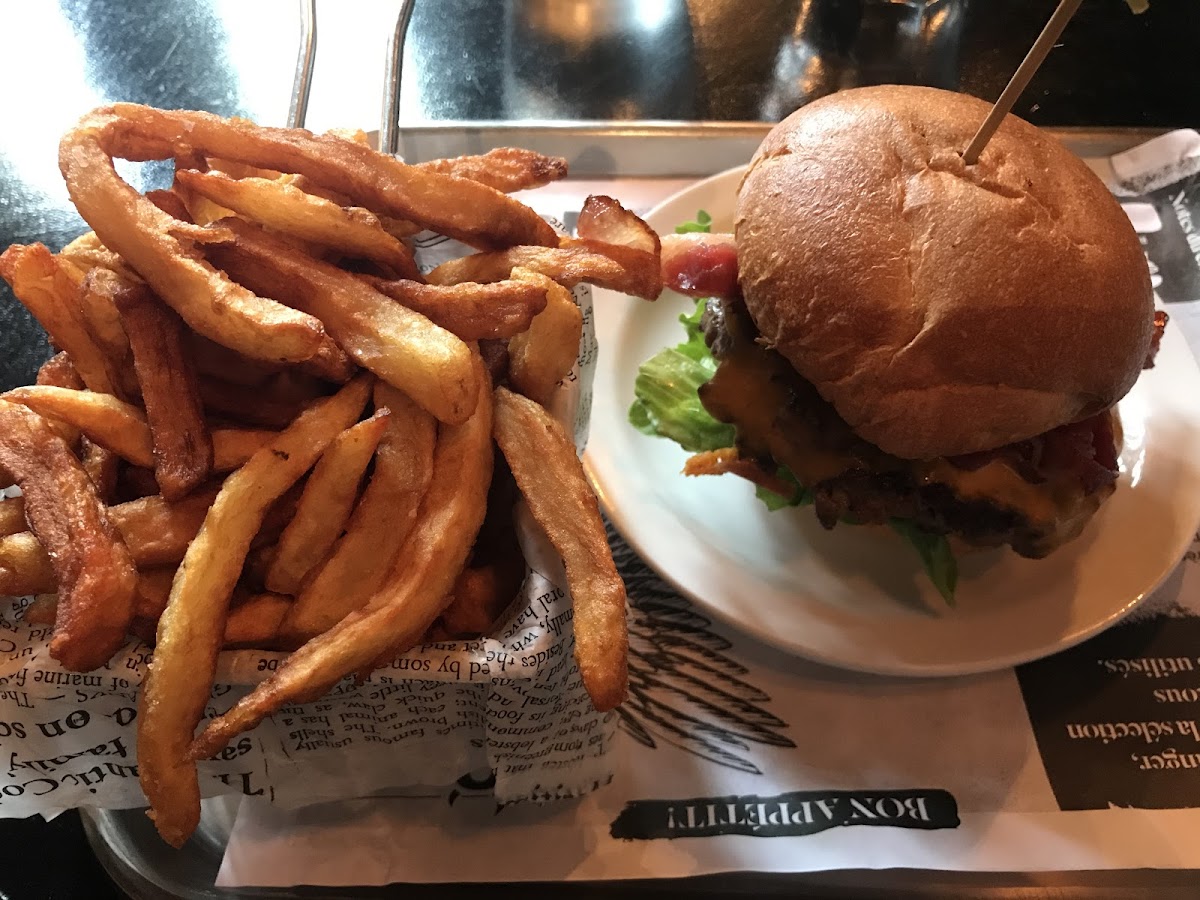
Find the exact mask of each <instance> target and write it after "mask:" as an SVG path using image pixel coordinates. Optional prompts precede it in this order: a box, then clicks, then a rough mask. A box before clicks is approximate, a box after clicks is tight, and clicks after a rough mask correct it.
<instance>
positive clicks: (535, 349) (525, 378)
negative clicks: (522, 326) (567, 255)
mask: <svg viewBox="0 0 1200 900" xmlns="http://www.w3.org/2000/svg"><path fill="white" fill-rule="evenodd" d="M513 278H516V279H518V280H523V281H530V282H532V283H534V284H537V285H538V286H539V287H542V288H544V289H545V291H546V308H545V309H544V310H542V312H540V313H538V315H537V317H536V318H535V319H534V320H533V323H532V324H531V325H530V326H529V330H528V331H525V332H523V333H521V334H518V335H517V336H515V337H514V338H513V339H512V340H510V341H509V342H508V377H509V378H510V379H511V381H512V384H513V386H514V387H515V388H516V389H517V390H518V391H520V392H521V393H522V394H524V395H525V396H526V397H529V398H531V399H533V400H536V401H537V402H538V403H542V404H544V403H546V402H547V401H548V400H549V399H550V395H551V394H553V393H554V388H555V387H556V386H557V385H558V383H559V381H561V380H562V379H563V378H566V377H567V375H568V374H569V373H570V371H571V369H572V367H573V366H574V365H575V360H576V359H577V358H578V357H579V341H580V339H581V338H582V337H583V312H582V311H581V310H580V309H579V307H578V306H576V305H575V301H574V300H573V299H572V298H571V292H570V291H568V290H567V289H566V288H565V287H563V286H562V285H561V284H559V283H557V282H555V281H552V280H551V279H549V278H547V277H546V276H545V275H542V274H541V273H539V272H531V271H530V270H528V269H514V270H513Z"/></svg>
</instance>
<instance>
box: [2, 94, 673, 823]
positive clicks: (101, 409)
mask: <svg viewBox="0 0 1200 900" xmlns="http://www.w3.org/2000/svg"><path fill="white" fill-rule="evenodd" d="M118 157H119V158H123V159H129V160H151V159H173V160H174V161H175V168H176V173H175V181H174V184H173V186H172V189H171V190H169V191H153V192H150V193H149V194H147V195H142V194H139V193H138V192H137V191H135V190H134V189H133V188H131V187H130V186H129V185H128V184H127V183H126V182H124V181H123V180H122V179H121V178H120V177H119V176H118V175H117V173H116V170H115V169H114V166H113V159H114V158H118ZM60 166H61V169H62V172H63V176H64V177H65V179H66V182H67V186H68V189H69V191H70V194H71V198H72V200H73V201H74V203H75V205H76V207H77V208H78V209H79V212H80V213H81V214H82V216H83V218H84V219H85V220H86V221H87V223H88V224H89V225H90V226H91V228H92V229H93V230H92V231H91V232H89V233H87V234H85V235H83V236H82V237H80V238H79V239H78V240H76V241H74V242H73V243H71V244H70V245H68V246H67V247H66V248H64V249H63V250H62V251H61V252H59V253H57V254H53V253H51V252H50V251H49V250H47V248H45V247H44V246H41V245H32V246H13V247H10V248H9V249H8V250H7V251H6V252H5V253H4V254H3V256H0V275H2V276H3V277H4V279H5V280H7V281H8V283H9V284H10V285H11V286H12V288H13V291H14V293H15V294H16V296H17V298H18V299H19V300H20V301H21V302H22V303H23V304H24V305H25V306H26V307H27V308H28V309H29V311H30V312H31V313H32V314H33V315H34V317H36V318H37V320H38V321H39V322H40V323H41V324H42V325H43V327H44V328H45V330H46V332H47V333H48V334H49V336H50V340H51V342H52V343H53V345H54V347H55V348H56V350H57V351H58V352H57V355H55V356H54V357H53V358H52V359H50V360H49V361H48V362H47V363H46V364H45V365H44V366H43V367H42V369H41V370H40V371H39V373H38V378H37V384H36V385H32V386H29V387H22V388H18V389H16V390H12V391H9V392H8V393H6V394H4V395H2V396H0V486H4V485H6V484H16V485H18V486H19V487H20V489H21V492H22V496H21V497H20V498H19V499H17V500H8V501H4V502H2V503H0V594H8V595H25V594H34V595H39V596H37V598H36V599H35V601H34V603H33V604H32V606H30V607H29V610H28V612H27V616H28V617H30V618H31V619H34V620H36V621H42V622H47V623H49V622H53V625H54V628H53V638H52V640H51V643H50V654H51V656H53V657H54V659H56V660H58V662H59V663H61V664H62V665H63V666H65V667H67V668H69V669H73V670H78V671H85V670H88V669H93V668H95V667H97V666H102V665H104V664H105V663H106V662H107V661H108V660H109V659H110V658H111V657H112V656H113V654H114V653H116V652H117V651H118V650H119V649H120V648H121V647H122V646H123V645H124V643H125V641H126V639H127V636H128V635H136V636H140V637H142V638H144V639H146V640H150V641H153V642H154V644H155V650H154V656H153V661H152V663H151V665H150V668H149V671H148V674H147V676H146V679H145V681H144V683H143V685H142V689H141V700H140V708H139V715H138V726H139V728H138V763H139V770H140V776H141V781H142V786H143V788H144V790H145V792H146V796H147V798H148V799H149V801H150V806H151V816H152V817H153V818H154V821H155V824H156V826H157V828H158V830H159V832H160V833H161V834H162V836H163V837H164V838H165V839H166V840H167V841H168V842H170V843H171V844H174V845H175V846H179V845H180V844H182V843H183V842H184V841H185V840H186V839H187V838H188V836H189V835H190V834H191V833H192V831H193V830H194V829H195V827H196V824H197V822H198V820H199V812H200V793H199V787H198V780H197V770H196V762H195V761H196V760H197V759H202V758H206V757H209V756H211V755H213V754H215V753H217V752H219V751H220V750H221V749H222V748H223V747H224V746H225V744H226V743H227V742H228V741H229V740H230V739H231V738H233V737H234V736H235V735H237V734H239V733H240V732H243V731H245V730H247V729H249V728H252V727H254V725H255V724H257V723H258V722H259V721H260V720H261V719H263V718H264V717H265V716H267V715H269V714H270V713H271V712H273V711H274V710H276V709H278V708H279V707H280V706H282V705H284V704H289V703H294V702H302V701H305V700H310V699H315V698H317V697H319V696H321V695H322V694H324V693H325V692H327V691H328V690H329V689H330V688H331V687H333V686H334V685H335V684H336V683H337V682H338V681H339V680H340V679H342V678H343V677H345V676H347V675H358V676H364V675H365V674H366V673H369V672H370V671H371V670H372V669H373V668H375V667H377V666H380V665H382V664H385V663H387V662H389V661H390V660H391V659H392V658H394V657H395V656H396V655H397V654H399V653H403V652H405V651H407V650H409V649H410V648H412V647H413V646H415V645H417V644H419V643H421V642H422V641H425V640H428V639H430V638H436V639H453V638H458V637H467V636H474V635H478V634H480V633H486V632H487V631H488V630H489V628H491V627H492V625H493V623H494V622H495V621H496V620H497V618H498V617H499V616H501V615H502V613H503V612H504V610H505V607H507V606H508V605H510V603H511V601H512V600H513V599H514V597H515V596H516V595H517V593H518V591H519V587H520V584H521V581H522V579H523V576H524V573H525V564H524V561H523V559H522V558H521V551H520V547H519V546H518V544H517V540H516V536H515V532H514V525H513V508H514V504H515V503H516V501H517V499H518V497H523V498H524V500H525V501H526V503H527V504H528V507H529V510H530V512H531V513H532V515H533V517H534V519H535V520H536V521H537V522H538V523H539V524H540V526H541V527H542V529H543V530H544V531H545V533H546V535H547V536H548V537H549V539H550V541H551V543H552V544H553V545H554V547H555V548H556V549H557V551H558V552H559V554H560V555H561V556H562V558H563V561H564V564H565V569H566V574H567V580H568V584H569V587H570V589H571V593H572V595H573V598H574V608H575V617H574V621H575V654H576V659H577V661H578V664H579V668H580V670H581V672H582V675H583V680H584V684H585V687H586V688H587V690H588V692H589V694H590V696H591V698H592V700H593V703H594V704H595V705H596V707H597V708H599V709H608V708H611V707H613V706H615V705H617V704H619V703H620V702H621V700H622V699H623V698H624V695H625V690H626V660H625V657H626V635H625V591H624V586H623V585H622V583H621V579H620V577H619V576H618V574H617V571H616V568H615V566H614V565H613V561H612V556H611V553H610V551H609V548H608V544H607V542H606V540H605V534H604V528H603V525H602V522H601V519H600V515H599V511H598V507H597V503H596V499H595V496H594V495H593V494H592V491H591V489H590V487H589V486H588V484H587V482H586V480H585V478H584V475H583V471H582V468H581V466H580V463H579V460H578V457H577V455H576V449H575V447H574V445H573V443H572V441H571V439H570V437H569V436H568V435H567V434H566V433H565V431H564V429H563V427H562V426H561V425H560V424H559V423H558V422H557V421H556V420H555V419H554V418H553V417H552V416H551V415H550V414H549V413H547V412H546V410H545V409H544V408H543V406H542V404H543V403H545V402H546V401H547V400H548V399H549V397H550V396H551V394H552V393H553V392H554V390H555V387H556V385H557V384H558V382H559V381H560V380H561V379H562V378H563V377H564V376H565V375H567V374H568V372H569V371H570V369H571V367H572V365H573V363H574V361H575V359H576V355H577V352H578V345H579V340H580V334H581V329H582V317H581V314H580V311H579V309H578V307H577V306H576V305H575V303H574V302H573V300H572V298H571V294H570V291H569V290H568V289H569V288H570V287H572V286H574V285H575V284H577V283H580V282H590V283H594V284H600V285H604V286H606V287H610V288H614V289H616V290H620V291H624V292H625V293H629V294H633V295H637V296H642V297H645V298H647V299H653V298H654V297H656V296H657V294H658V292H659V289H660V282H659V260H658V256H659V246H658V239H657V237H656V236H655V235H654V233H653V232H652V231H651V230H650V229H649V228H648V227H647V226H646V224H645V223H644V222H642V221H641V220H640V219H638V218H637V217H636V216H634V215H633V214H632V213H629V212H628V211H626V210H624V209H622V208H621V207H620V205H619V204H617V203H616V202H615V201H613V200H611V199H609V198H605V197H593V198H590V199H589V200H588V202H587V205H586V208H585V209H584V212H583V214H582V216H581V218H580V222H579V227H578V229H577V232H578V237H576V238H564V237H560V236H559V235H558V234H557V233H556V232H555V231H554V230H553V229H552V228H551V227H550V226H549V225H548V224H547V223H546V222H545V221H543V220H542V219H541V218H540V217H539V216H538V215H536V214H535V213H534V212H533V211H532V210H530V209H529V208H528V207H526V206H525V205H523V204H522V203H520V202H518V201H517V200H515V199H513V198H512V197H509V196H508V195H507V193H505V192H507V191H515V190H520V189H524V188H531V187H536V186H539V185H542V184H545V183H547V182H549V181H551V180H554V179H555V178H560V177H562V176H563V175H565V174H566V165H565V163H564V162H563V161H562V160H558V159H552V158H547V157H543V156H541V155H539V154H536V153H531V152H527V151H521V150H498V151H493V152H492V153H488V154H486V155H484V156H479V157H464V158H460V159H452V160H439V161H436V162H433V163H426V164H422V165H405V164H404V163H401V162H399V161H398V160H396V159H394V158H392V157H389V156H386V155H383V154H380V153H377V152H375V151H373V150H372V149H370V148H369V147H368V146H367V145H366V143H365V141H364V140H363V139H362V137H361V135H348V134H343V133H331V134H325V135H313V134H311V133H309V132H306V131H302V130H287V129H275V128H262V127H257V126H255V125H252V124H250V123H247V122H244V121H238V120H225V119H220V118H218V117H215V116H212V115H208V114H206V113H198V112H166V111H162V110H156V109H151V108H148V107H142V106H135V105H130V104H117V105H114V106H109V107H105V108H102V109H98V110H96V111H94V112H92V113H90V114H89V115H87V116H85V117H84V118H83V120H81V122H80V123H79V125H78V126H77V127H76V128H75V129H73V130H72V131H71V132H69V133H68V134H67V135H66V136H65V137H64V138H63V140H62V144H61V147H60ZM425 230H432V231H436V232H439V233H441V234H444V235H447V236H450V237H453V238H456V239H458V240H459V241H462V242H463V243H465V244H467V245H469V246H470V247H473V248H475V249H476V250H478V251H479V252H476V253H474V254H472V255H468V256H465V257H464V258H462V259H460V260H456V261H454V262H451V263H447V264H445V265H442V266H440V267H439V268H437V269H435V270H433V271H432V272H430V273H428V275H427V276H426V277H422V276H421V274H420V273H419V272H418V269H417V266H416V264H415V263H414V259H413V254H412V250H411V248H410V245H409V242H408V241H409V239H410V238H411V237H412V236H413V235H416V234H417V233H419V232H422V231H425ZM223 647H254V648H262V649H287V650H291V651H292V653H291V655H290V656H289V657H288V659H287V661H286V663H285V664H284V665H282V666H280V668H279V669H278V671H276V672H275V673H274V674H273V675H272V676H271V677H270V678H269V679H268V680H267V681H265V682H263V683H262V684H261V685H259V686H258V687H257V688H256V689H255V690H253V691H252V692H251V693H250V694H249V695H248V696H247V697H245V698H244V699H243V700H241V701H240V702H239V703H237V704H236V705H235V706H234V707H233V708H232V709H231V710H230V711H229V712H228V713H226V714H225V715H223V716H220V717H218V718H216V719H214V720H211V721H208V722H205V723H204V728H203V729H202V730H201V732H200V733H199V735H197V734H196V730H197V727H198V725H199V724H200V723H201V720H202V719H203V714H204V708H205V704H206V701H207V700H208V697H209V693H210V690H211V686H212V683H213V679H214V677H215V671H216V665H217V656H218V653H219V652H220V650H221V649H222V648H223Z"/></svg>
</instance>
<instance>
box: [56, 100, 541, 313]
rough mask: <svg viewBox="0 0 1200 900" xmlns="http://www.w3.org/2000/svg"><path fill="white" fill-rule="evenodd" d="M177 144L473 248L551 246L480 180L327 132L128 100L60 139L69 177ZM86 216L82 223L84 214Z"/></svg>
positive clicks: (533, 222)
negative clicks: (87, 165) (281, 176)
mask: <svg viewBox="0 0 1200 900" xmlns="http://www.w3.org/2000/svg"><path fill="white" fill-rule="evenodd" d="M180 146H187V147H191V148H194V149H195V150H197V151H199V152H201V153H204V154H207V155H209V156H217V157H222V158H225V159H231V160H236V161H238V162H245V163H250V164H251V165H255V166H262V167H266V168H271V169H277V170H279V171H283V172H291V173H295V174H298V175H304V176H306V177H308V178H311V179H312V180H313V181H315V182H317V183H318V184H321V185H324V186H325V187H328V188H330V189H332V190H335V191H337V192H338V193H341V194H345V195H346V196H347V197H348V198H350V199H351V200H352V201H353V202H354V204H355V205H357V206H364V207H366V208H367V209H369V210H371V211H372V212H375V213H386V214H387V215H391V216H397V217H400V218H403V219H408V220H410V221H414V222H419V223H420V224H422V225H423V226H425V227H426V228H429V229H431V230H434V231H437V232H439V233H441V234H445V235H447V236H449V237H453V238H457V239H458V240H460V241H463V242H464V243H466V244H469V245H471V246H473V247H481V248H494V247H507V246H512V245H514V244H547V245H549V244H553V243H554V240H555V238H554V230H553V229H552V228H551V227H550V226H549V225H547V224H546V222H545V221H544V220H543V219H542V218H541V217H540V216H538V215H537V214H536V213H535V212H534V211H533V210H531V209H529V207H527V206H525V205H524V204H521V203H518V202H517V201H515V200H513V199H511V198H509V197H507V196H505V195H504V194H501V193H500V192H499V191H496V190H494V189H492V188H490V187H488V186H487V185H483V184H479V183H477V182H473V181H468V180H467V179H463V178H455V177H453V176H449V175H442V174H440V173H437V172H426V171H422V170H421V169H419V168H416V167H415V166H409V165H405V164H404V163H402V162H400V160H398V159H396V158H395V157H391V156H388V155H386V154H383V153H379V152H377V151H375V150H372V149H370V148H369V147H365V146H363V145H362V144H359V143H357V142H355V141H347V140H345V139H343V138H339V137H336V136H334V135H321V136H316V135H312V134H309V133H308V132H304V131H299V130H297V129H283V128H265V127H262V126H257V125H253V124H251V123H249V122H246V121H244V120H226V119H221V118H220V117H218V116H214V115H211V114H209V113H203V112H182V111H169V112H168V111H165V110H160V109H152V108H150V107H148V106H138V105H136V104H132V103H116V104H113V105H112V106H109V107H105V108H101V109H97V110H94V111H93V112H91V113H89V114H88V115H86V116H84V118H83V119H82V120H81V121H80V123H79V125H77V126H76V128H75V129H74V130H73V131H71V132H69V133H68V134H67V136H66V137H65V138H64V139H63V142H62V144H61V148H60V154H59V159H60V165H61V167H62V168H63V171H64V174H65V175H66V176H67V178H68V181H70V180H71V178H72V173H73V172H75V173H76V174H75V178H76V180H78V179H79V178H80V176H81V174H82V173H80V172H79V164H78V163H75V160H76V159H77V158H83V160H88V159H90V158H92V157H95V156H96V155H97V154H99V155H100V156H101V158H102V159H103V160H104V162H106V163H107V161H108V160H107V157H106V156H104V153H105V152H107V153H108V154H109V155H112V156H121V157H124V158H126V159H151V158H156V157H159V156H161V155H163V154H164V152H165V153H166V155H173V152H172V150H171V148H177V147H180ZM72 163H75V165H74V166H72ZM76 204H77V205H78V200H76ZM81 213H82V209H81ZM83 217H84V218H85V219H88V216H87V214H83ZM89 224H91V220H90V219H89ZM93 227H95V226H94V224H93ZM96 233H97V234H98V235H100V238H101V239H102V240H104V242H105V243H106V244H108V246H110V247H112V248H113V249H115V250H117V252H119V253H121V255H122V256H125V257H126V258H127V259H130V260H131V261H133V262H134V264H135V266H136V267H137V268H138V270H139V271H141V268H142V267H141V266H140V265H137V260H136V259H134V257H131V256H129V255H128V254H126V253H124V252H123V251H122V249H121V248H120V247H119V246H117V245H115V244H113V243H111V242H110V241H108V240H107V239H106V238H105V234H104V231H103V230H101V229H99V228H97V229H96ZM147 280H150V279H147ZM151 284H152V285H153V281H151ZM185 318H186V316H185Z"/></svg>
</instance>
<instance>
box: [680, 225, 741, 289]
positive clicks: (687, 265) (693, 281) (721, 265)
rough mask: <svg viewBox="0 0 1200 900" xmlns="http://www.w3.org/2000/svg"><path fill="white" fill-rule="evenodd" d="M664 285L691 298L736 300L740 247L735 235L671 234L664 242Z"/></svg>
mask: <svg viewBox="0 0 1200 900" xmlns="http://www.w3.org/2000/svg"><path fill="white" fill-rule="evenodd" d="M662 278H663V285H664V286H665V287H668V288H670V289H671V290H673V291H675V292H676V293H679V294H685V295H687V296H689V297H733V296H735V295H736V294H737V292H738V260H737V245H736V244H734V242H733V235H732V234H703V233H700V232H692V233H690V234H668V235H665V236H664V237H663V239H662Z"/></svg>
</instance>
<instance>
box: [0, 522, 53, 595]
mask: <svg viewBox="0 0 1200 900" xmlns="http://www.w3.org/2000/svg"><path fill="white" fill-rule="evenodd" d="M4 502H5V503H8V502H9V501H7V500H6V501H4ZM57 585H58V582H57V580H56V579H55V577H54V567H53V566H52V565H50V557H49V556H48V555H47V554H46V550H45V548H44V547H42V544H41V541H39V540H38V539H37V537H36V536H35V535H34V534H33V532H31V531H18V532H16V533H15V534H6V535H5V536H4V537H0V596H5V597H24V596H25V595H26V594H41V593H45V592H47V591H54V590H57Z"/></svg>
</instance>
